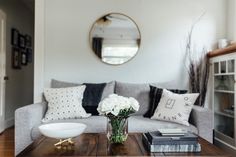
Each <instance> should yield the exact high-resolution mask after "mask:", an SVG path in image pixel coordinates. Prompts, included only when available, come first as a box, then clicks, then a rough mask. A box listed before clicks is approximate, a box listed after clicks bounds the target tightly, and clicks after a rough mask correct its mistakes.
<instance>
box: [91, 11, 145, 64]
mask: <svg viewBox="0 0 236 157" xmlns="http://www.w3.org/2000/svg"><path fill="white" fill-rule="evenodd" d="M140 37H141V36H140V32H139V29H138V27H137V25H136V24H135V22H134V21H133V20H132V19H131V18H129V17H128V16H126V15H123V14H119V13H111V14H107V15H105V16H103V17H101V18H99V19H98V20H97V21H96V22H95V23H94V25H93V27H92V29H91V32H90V44H91V47H92V49H93V51H94V53H95V54H96V55H97V56H98V57H99V58H100V59H101V60H102V61H103V62H105V63H108V64H112V65H119V64H123V63H125V62H127V61H129V60H130V59H131V58H133V57H134V56H135V55H136V53H137V52H138V49H139V47H140Z"/></svg>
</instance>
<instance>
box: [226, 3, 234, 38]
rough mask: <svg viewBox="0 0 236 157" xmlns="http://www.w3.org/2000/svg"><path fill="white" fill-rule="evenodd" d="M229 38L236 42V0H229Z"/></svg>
mask: <svg viewBox="0 0 236 157" xmlns="http://www.w3.org/2000/svg"><path fill="white" fill-rule="evenodd" d="M227 14H228V18H227V38H228V39H229V40H233V41H235V42H236V0H227Z"/></svg>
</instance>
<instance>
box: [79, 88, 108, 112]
mask: <svg viewBox="0 0 236 157" xmlns="http://www.w3.org/2000/svg"><path fill="white" fill-rule="evenodd" d="M83 85H85V86H86V89H85V91H84V97H83V100H82V104H83V107H84V109H85V111H86V112H87V113H91V114H92V115H98V114H99V113H98V111H97V108H98V104H99V102H100V101H101V96H102V93H103V89H104V87H105V86H106V83H97V84H95V83H84V84H83Z"/></svg>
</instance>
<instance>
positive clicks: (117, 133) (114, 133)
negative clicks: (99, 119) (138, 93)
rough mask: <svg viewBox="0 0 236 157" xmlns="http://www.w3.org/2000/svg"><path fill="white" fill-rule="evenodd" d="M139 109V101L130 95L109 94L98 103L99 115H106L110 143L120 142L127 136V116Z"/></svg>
mask: <svg viewBox="0 0 236 157" xmlns="http://www.w3.org/2000/svg"><path fill="white" fill-rule="evenodd" d="M138 109H139V103H138V101H137V100H136V99H134V98H132V97H129V98H127V97H123V96H119V95H117V94H111V95H109V97H108V98H105V99H104V100H102V101H101V102H100V103H99V105H98V109H97V110H98V112H99V114H100V115H105V116H106V117H108V119H109V120H108V124H107V125H108V126H107V127H108V128H107V137H108V140H109V141H110V142H111V143H117V144H122V143H123V142H125V141H126V139H127V137H128V123H127V118H128V117H129V115H130V114H132V113H135V112H136V111H138Z"/></svg>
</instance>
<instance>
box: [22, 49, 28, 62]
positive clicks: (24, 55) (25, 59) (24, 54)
mask: <svg viewBox="0 0 236 157" xmlns="http://www.w3.org/2000/svg"><path fill="white" fill-rule="evenodd" d="M27 58H28V57H27V53H26V52H25V51H23V50H21V64H22V65H27Z"/></svg>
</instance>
